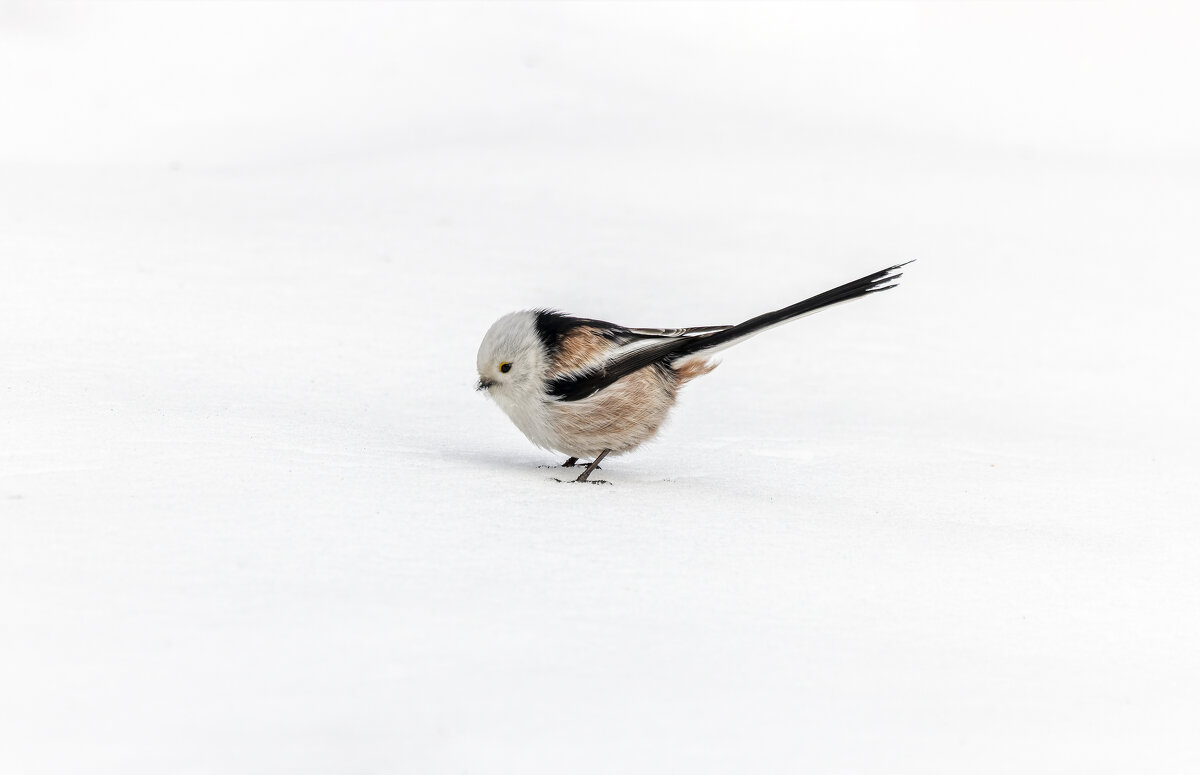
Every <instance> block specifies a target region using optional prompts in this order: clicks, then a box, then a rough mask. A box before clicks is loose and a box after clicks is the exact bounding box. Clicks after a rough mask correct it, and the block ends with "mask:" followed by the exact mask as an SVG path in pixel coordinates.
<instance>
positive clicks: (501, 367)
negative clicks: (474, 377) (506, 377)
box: [500, 361, 512, 374]
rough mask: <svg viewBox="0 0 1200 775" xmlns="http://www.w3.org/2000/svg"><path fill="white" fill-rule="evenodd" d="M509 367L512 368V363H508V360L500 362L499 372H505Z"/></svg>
mask: <svg viewBox="0 0 1200 775" xmlns="http://www.w3.org/2000/svg"><path fill="white" fill-rule="evenodd" d="M511 368H512V364H511V363H509V362H508V361H505V362H504V363H502V364H500V373H501V374H507V373H508V370H509V369H511Z"/></svg>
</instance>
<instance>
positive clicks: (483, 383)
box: [475, 377, 496, 390]
mask: <svg viewBox="0 0 1200 775" xmlns="http://www.w3.org/2000/svg"><path fill="white" fill-rule="evenodd" d="M494 384H496V383H494V382H492V381H491V380H490V379H488V378H487V377H480V378H479V384H478V385H476V386H475V389H476V390H487V389H488V388H490V387H491V386H492V385H494Z"/></svg>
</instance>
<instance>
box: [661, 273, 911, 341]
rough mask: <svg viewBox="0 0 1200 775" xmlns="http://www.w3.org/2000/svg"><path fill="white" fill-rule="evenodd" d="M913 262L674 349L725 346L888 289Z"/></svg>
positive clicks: (694, 338)
mask: <svg viewBox="0 0 1200 775" xmlns="http://www.w3.org/2000/svg"><path fill="white" fill-rule="evenodd" d="M911 263H912V261H906V262H904V263H903V264H896V265H895V266H889V267H888V268H887V269H882V270H880V271H878V272H875V273H874V274H869V275H867V276H866V277H860V278H859V279H857V280H855V281H854V282H849V283H846V284H845V285H839V286H838V287H836V288H834V289H832V290H828V291H825V292H824V293H818V294H817V295H816V296H813V297H812V298H811V299H805V300H804V301H799V302H796V303H795V304H793V305H791V306H790V307H784V308H783V309H777V310H775V311H774V312H767V313H765V314H763V315H759V316H758V317H754V318H750V319H749V320H747V321H746V322H745V323H739V324H737V325H736V326H731V327H730V328H727V329H725V330H724V331H717V332H715V333H712V334H708V335H706V336H697V337H692V338H691V339H688V340H686V341H684V342H680V345H681V347H680V348H679V349H677V350H676V351H675V352H676V353H677V354H678V355H679V356H683V355H691V354H693V353H698V352H701V351H704V350H715V349H719V348H725V347H728V346H730V345H731V344H735V343H736V342H738V341H740V340H742V339H745V338H747V337H750V336H753V335H755V334H758V333H762V332H763V331H765V330H766V329H768V328H771V327H772V326H777V325H779V324H780V323H786V322H788V321H789V320H793V319H795V318H798V317H801V316H803V315H810V314H812V313H813V312H816V311H817V310H819V309H824V308H825V307H830V306H833V305H834V304H841V303H842V302H844V301H851V300H852V299H857V298H859V297H861V296H866V295H867V294H868V293H878V292H880V291H886V290H887V289H888V288H895V287H896V281H897V280H899V279H900V277H901V276H902V275H903V274H904V273H903V272H897V271H896V270H897V269H900V268H901V267H903V266H908V265H909V264H911Z"/></svg>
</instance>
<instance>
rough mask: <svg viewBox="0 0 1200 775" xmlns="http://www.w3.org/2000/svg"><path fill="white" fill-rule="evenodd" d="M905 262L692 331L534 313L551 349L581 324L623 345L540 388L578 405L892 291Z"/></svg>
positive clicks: (557, 397) (539, 329) (905, 264)
mask: <svg viewBox="0 0 1200 775" xmlns="http://www.w3.org/2000/svg"><path fill="white" fill-rule="evenodd" d="M908 263H911V262H906V263H904V264H897V265H895V266H891V267H888V268H887V269H883V270H880V271H878V272H874V273H872V274H869V275H867V276H866V277H861V278H859V279H857V280H854V281H853V282H849V283H846V284H845V285H839V286H838V287H837V288H833V289H831V290H828V291H825V292H824V293H819V294H817V295H816V296H813V297H811V298H808V299H805V300H804V301H801V302H797V303H795V304H792V305H791V306H788V307H784V308H783V309H778V310H775V311H774V312H767V313H765V314H762V315H759V316H758V317H754V318H751V319H749V320H747V321H745V322H743V323H739V324H738V325H736V326H699V327H695V328H674V329H670V328H627V327H625V326H618V325H615V324H613V323H608V322H605V321H601V320H590V319H586V318H572V317H568V316H566V315H562V314H560V313H556V312H551V311H542V312H540V313H539V314H538V320H537V327H538V332H539V335H540V336H541V337H542V339H543V341H544V342H545V343H546V344H547V346H548V348H550V349H553V347H554V346H555V344H556V342H557V340H558V338H560V337H561V336H562V335H563V334H564V333H565V332H566V331H569V330H570V329H572V328H575V327H577V326H581V325H586V326H589V327H592V328H594V329H596V330H598V331H600V332H601V333H602V334H603V335H604V336H606V337H608V338H610V339H612V340H613V341H614V343H618V344H622V345H628V346H626V347H620V348H619V349H617V350H616V351H614V353H613V355H612V356H611V357H610V358H608V359H607V360H605V361H604V362H602V363H599V364H596V365H595V366H593V367H590V368H588V369H585V370H582V371H579V372H576V373H570V374H562V375H560V376H558V377H557V378H555V379H553V380H550V381H549V382H548V384H547V385H546V392H547V394H548V395H550V396H552V397H553V398H556V399H558V400H560V401H579V400H581V399H584V398H587V397H588V396H590V395H593V394H595V393H596V392H598V391H601V390H603V389H604V388H606V387H608V386H609V385H611V384H613V383H614V382H616V381H617V380H619V379H621V378H622V377H625V376H627V375H629V374H632V373H633V372H635V371H637V370H638V369H643V368H646V367H647V366H650V365H652V364H655V363H661V364H663V365H667V366H669V365H670V364H672V363H674V362H676V361H679V360H682V359H685V358H688V357H691V356H703V355H708V354H715V353H716V352H717V351H719V350H723V349H725V348H726V347H729V346H731V345H733V344H736V343H738V342H740V341H742V340H744V339H747V338H749V337H751V336H754V335H755V334H759V333H762V332H763V331H765V330H767V329H768V328H772V327H774V326H777V325H780V324H781V323H786V322H788V321H790V320H794V319H796V318H799V317H802V316H804V315H809V314H812V313H813V312H816V311H817V310H821V309H825V308H826V307H831V306H833V305H835V304H841V303H842V302H846V301H851V300H853V299H857V298H861V297H863V296H866V295H867V294H871V293H878V292H879V291H886V290H888V289H889V288H893V287H895V284H896V280H898V279H899V278H900V277H901V274H902V273H901V272H898V271H897V270H899V269H900V268H901V267H903V266H907V264H908Z"/></svg>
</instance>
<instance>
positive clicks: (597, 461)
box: [575, 449, 612, 482]
mask: <svg viewBox="0 0 1200 775" xmlns="http://www.w3.org/2000/svg"><path fill="white" fill-rule="evenodd" d="M609 452H612V450H611V449H606V450H604V451H603V452H601V453H600V454H599V455H597V456H596V459H595V460H593V461H592V462H590V463H588V467H587V468H585V469H583V473H582V474H580V475H579V478H578V479H576V480H575V481H577V482H586V481H587V480H588V475H589V474H591V473H592V471H595V470H596V468H597V467H598V466H599V465H600V461H601V460H603V459H604V456H605V455H607V454H608V453H609Z"/></svg>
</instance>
